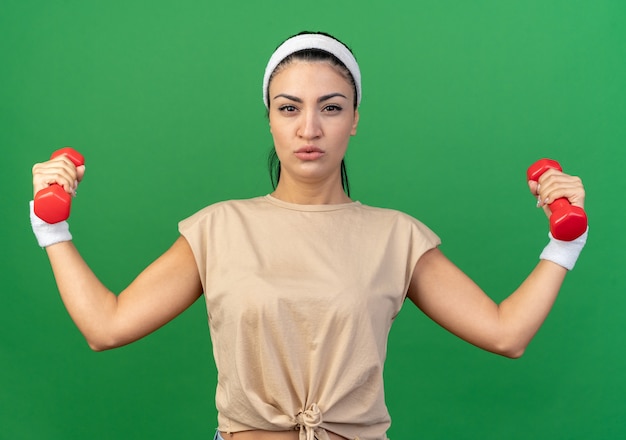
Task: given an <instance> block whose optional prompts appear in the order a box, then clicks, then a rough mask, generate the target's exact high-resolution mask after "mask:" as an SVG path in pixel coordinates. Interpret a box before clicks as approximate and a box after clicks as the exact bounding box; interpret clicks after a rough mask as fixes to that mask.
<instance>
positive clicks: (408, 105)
mask: <svg viewBox="0 0 626 440" xmlns="http://www.w3.org/2000/svg"><path fill="white" fill-rule="evenodd" d="M625 5H626V3H625V2H623V1H622V0H613V1H609V0H595V1H574V0H567V1H565V0H560V1H545V0H531V1H524V2H502V1H496V0H493V1H435V0H429V1H421V0H415V1H408V0H407V1H404V2H392V1H389V2H381V1H375V2H374V1H371V2H366V1H341V2H339V1H333V2H329V1H316V2H284V1H283V2H272V1H265V2H256V1H254V2H253V1H249V2H242V1H231V2H209V1H191V0H185V1H178V2H168V1H163V0H159V1H151V2H148V1H145V2H141V1H137V0H131V1H123V2H122V1H120V2H117V1H109V2H104V1H102V2H99V1H76V0H68V1H54V2H52V1H40V2H37V1H28V0H26V1H24V0H20V1H18V0H2V2H1V3H0V147H1V149H2V150H1V151H2V160H1V161H0V166H1V167H2V168H1V173H0V179H1V180H0V183H1V184H2V193H1V195H0V200H1V205H0V206H1V207H2V208H1V209H2V216H1V220H0V221H1V222H2V227H1V228H0V234H2V235H1V243H2V254H1V266H0V267H1V275H2V283H1V287H0V289H1V292H2V294H1V296H0V299H1V306H0V438H3V439H4V438H6V439H35V438H36V439H74V438H76V439H112V438H118V439H131V438H133V439H134V438H153V439H180V438H206V439H209V438H211V435H212V433H213V432H214V428H215V426H216V412H215V408H214V388H215V385H216V382H215V369H214V365H213V361H212V357H211V347H210V340H209V335H208V330H207V323H206V311H205V309H204V304H203V302H202V301H198V302H197V303H196V304H194V306H193V307H192V308H191V309H190V310H188V311H187V312H186V313H184V314H183V315H182V316H181V317H179V318H178V319H176V320H174V321H173V322H172V323H170V324H168V325H167V326H166V327H164V328H162V329H161V330H159V331H157V332H156V333H154V334H152V335H150V336H148V337H146V338H145V339H143V340H141V341H139V342H137V343H135V344H132V345H130V346H127V347H123V348H120V349H117V350H113V351H110V352H103V353H94V352H91V351H90V350H89V348H88V347H87V345H86V343H85V342H84V340H83V339H82V336H81V335H80V333H79V332H78V331H77V330H76V328H75V327H74V324H73V323H72V322H71V320H70V318H69V317H68V315H67V313H66V312H65V310H64V308H63V305H62V303H61V301H60V299H59V297H58V294H57V292H56V288H55V285H54V281H53V278H52V276H51V271H50V269H49V265H48V262H47V258H46V256H45V252H44V251H42V250H41V249H39V248H38V246H37V244H36V242H35V239H34V238H33V236H32V233H31V231H30V226H29V223H28V214H27V202H28V200H30V199H31V197H32V194H31V193H32V189H31V174H30V172H31V167H32V165H33V164H34V163H36V162H38V161H43V160H45V159H46V158H47V157H48V156H49V155H50V153H51V152H52V151H53V150H55V149H57V148H60V147H62V146H65V145H71V146H73V147H75V148H77V149H79V150H80V151H81V152H82V153H84V155H85V156H86V160H87V175H86V178H85V180H84V182H83V184H82V185H81V186H80V189H79V196H78V198H77V199H76V201H75V203H74V207H73V213H72V218H71V227H72V232H73V234H74V239H75V243H76V245H77V246H78V247H79V249H80V250H81V252H82V253H83V255H84V257H85V258H86V259H87V261H88V262H89V264H90V265H91V266H92V268H93V269H94V271H95V272H96V274H97V275H98V276H99V277H100V278H101V279H102V281H103V282H104V283H105V284H106V285H107V286H108V287H109V288H111V289H113V290H114V291H119V290H121V289H122V288H123V287H125V286H126V285H127V284H128V283H129V282H130V281H131V280H132V279H133V278H134V276H136V274H137V273H138V272H139V271H140V270H142V269H143V268H144V267H145V266H146V265H147V264H149V262H151V261H152V260H153V259H154V258H156V257H157V256H158V255H159V254H160V253H161V252H163V251H164V250H165V249H166V248H167V247H168V246H169V245H170V244H171V243H172V242H173V241H174V240H175V239H176V237H177V222H178V221H179V220H180V219H182V218H184V217H187V216H188V215H190V214H192V213H193V212H195V211H196V210H198V209H200V208H202V207H203V206H205V205H207V204H210V203H213V202H216V201H218V200H224V199H229V198H246V197H251V196H256V195H260V194H265V193H268V192H269V191H270V190H271V188H270V183H269V177H268V174H267V171H266V157H267V152H268V151H269V149H270V148H271V145H272V141H271V137H270V134H269V131H268V126H267V119H266V117H265V114H264V107H263V104H262V99H261V98H262V95H261V78H262V73H263V69H264V66H265V62H266V60H267V59H268V57H269V56H270V54H271V52H272V50H273V48H274V47H275V46H276V45H278V44H279V43H280V42H281V41H282V40H283V39H284V38H286V37H288V36H289V35H292V34H294V33H297V32H298V31H300V30H303V29H308V30H324V31H327V32H330V33H332V34H334V35H336V36H337V37H339V38H340V39H342V40H344V41H345V42H346V43H348V44H349V45H350V46H351V47H352V48H353V50H354V51H355V53H356V55H357V58H358V60H359V62H360V65H361V69H362V72H363V88H364V99H363V103H362V106H361V122H360V126H359V133H358V135H357V136H356V137H355V138H353V141H352V143H351V147H350V151H349V153H348V157H347V164H348V171H349V174H350V179H351V184H352V188H353V193H352V195H353V198H355V199H358V200H360V201H361V202H363V203H366V204H370V205H378V206H385V207H393V208H397V209H400V210H403V211H406V212H408V213H410V214H412V215H414V216H415V217H417V218H419V219H421V220H422V221H424V222H425V223H426V224H428V225H429V226H430V227H431V228H432V229H434V230H435V231H436V232H437V233H438V234H439V235H440V236H441V237H442V239H443V245H442V249H443V251H444V252H445V253H446V254H447V255H448V256H449V257H450V258H451V259H452V260H453V261H454V262H456V263H457V264H458V265H459V266H460V267H461V268H462V269H463V270H464V271H465V272H466V273H468V274H469V275H470V276H471V277H472V278H473V279H474V280H476V282H478V283H479V284H480V285H481V286H482V287H483V288H484V289H485V291H486V292H487V293H488V294H489V295H490V296H491V297H492V298H494V299H495V300H496V301H500V300H502V299H503V298H504V297H505V296H506V295H507V294H508V293H509V292H510V291H512V290H513V289H514V288H515V287H516V286H517V285H518V284H519V283H520V282H521V280H522V279H523V278H524V277H525V276H526V274H527V273H528V272H529V271H530V270H531V268H532V267H533V265H534V264H535V263H536V261H537V256H538V255H539V253H540V251H541V249H542V247H543V246H544V244H545V243H546V233H547V222H546V219H545V216H543V214H542V213H541V212H540V211H539V210H536V209H535V208H534V200H533V198H532V197H531V196H530V195H529V193H528V190H527V187H526V183H525V169H526V167H527V166H528V165H530V164H531V163H532V162H533V161H535V160H536V159H538V158H540V157H544V156H547V157H552V158H555V159H558V160H559V161H560V162H561V164H562V165H563V167H564V168H565V171H567V172H569V173H571V174H577V175H580V176H581V177H582V178H583V180H584V182H585V185H586V190H587V205H586V208H587V212H588V214H589V217H590V224H591V234H590V240H589V244H588V246H587V248H586V249H585V251H584V252H583V254H582V257H581V259H580V260H579V262H578V265H577V267H576V269H575V270H574V271H573V272H572V273H571V274H570V275H568V277H567V279H566V282H565V285H564V287H563V289H562V294H561V296H560V297H559V299H558V301H557V303H556V305H555V307H554V309H553V311H552V313H551V315H550V316H549V317H548V320H547V321H546V323H545V325H544V326H543V327H542V329H541V330H540V332H539V333H538V335H537V337H536V338H535V339H534V340H533V342H532V343H531V345H530V346H529V348H528V350H527V352H526V354H525V355H524V357H522V358H521V359H519V360H509V359H504V358H501V357H498V356H495V355H493V354H489V353H486V352H482V351H480V350H478V349H477V348H475V347H473V346H470V345H469V344H466V343H464V342H462V341H460V340H459V339H457V338H455V337H453V336H452V335H450V334H448V333H447V332H445V331H444V330H442V329H441V328H439V327H438V326H436V325H435V324H434V323H432V322H431V321H429V320H428V319H427V318H426V317H424V316H423V315H422V314H421V313H420V312H419V311H418V310H416V308H415V307H413V306H412V305H410V304H407V305H406V307H405V309H404V310H403V312H402V313H401V314H400V316H399V318H398V320H397V322H396V324H395V325H394V328H393V329H392V334H391V337H390V342H389V356H388V360H387V364H386V390H387V393H386V398H387V401H388V405H389V408H390V411H391V414H392V418H393V425H392V428H391V430H390V431H389V436H390V438H392V439H394V440H398V439H416V438H424V439H450V438H455V439H503V438H506V439H557V438H559V439H590V438H593V439H617V438H625V437H626V427H625V425H626V422H625V421H624V420H626V398H625V397H624V396H625V395H626V353H625V352H626V350H625V348H626V344H625V342H626V340H625V339H626V338H625V332H624V322H625V319H624V318H625V314H626V313H625V310H626V307H625V306H626V300H625V293H626V281H625V280H624V277H623V276H622V275H623V270H624V262H625V254H624V249H625V248H626V240H625V237H624V234H623V231H622V224H623V221H624V214H625V213H626V209H625V208H624V206H625V203H624V200H623V195H624V193H625V192H626V179H625V178H624V176H623V169H624V165H625V157H626V155H625V153H624V147H626V85H625V83H626V6H625Z"/></svg>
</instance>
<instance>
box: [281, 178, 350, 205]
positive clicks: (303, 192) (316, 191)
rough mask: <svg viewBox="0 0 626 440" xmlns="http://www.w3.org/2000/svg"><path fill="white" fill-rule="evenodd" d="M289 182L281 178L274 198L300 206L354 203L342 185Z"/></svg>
mask: <svg viewBox="0 0 626 440" xmlns="http://www.w3.org/2000/svg"><path fill="white" fill-rule="evenodd" d="M287 180H288V179H282V178H281V180H280V181H279V182H278V185H277V186H276V189H275V190H274V192H273V193H272V196H273V197H275V198H277V199H279V200H282V201H284V202H289V203H295V204H298V205H337V204H340V203H350V202H352V200H351V199H350V197H348V195H347V194H346V193H345V192H344V190H343V187H342V186H341V184H339V185H336V184H334V185H327V184H326V185H324V184H303V183H298V182H287Z"/></svg>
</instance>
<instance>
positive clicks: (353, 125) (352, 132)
mask: <svg viewBox="0 0 626 440" xmlns="http://www.w3.org/2000/svg"><path fill="white" fill-rule="evenodd" d="M357 125H359V110H358V109H356V110H354V122H353V123H352V130H351V131H350V135H352V136H354V135H356V127H357Z"/></svg>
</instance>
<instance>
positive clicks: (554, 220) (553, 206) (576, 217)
mask: <svg viewBox="0 0 626 440" xmlns="http://www.w3.org/2000/svg"><path fill="white" fill-rule="evenodd" d="M550 168H553V169H555V170H558V171H563V169H562V168H561V165H559V163H558V162H557V161H556V160H552V159H540V160H538V161H537V162H535V163H534V164H532V165H531V166H530V167H529V168H528V170H527V171H526V177H527V178H528V180H529V181H534V182H537V181H538V180H539V177H541V175H542V174H543V173H545V172H546V171H548V170H549V169H550ZM548 208H550V212H551V214H550V232H551V233H552V236H553V237H554V238H556V239H557V240H563V241H572V240H575V239H576V238H578V237H580V236H581V235H582V234H583V233H584V232H585V231H586V230H587V214H585V211H584V210H583V209H582V208H581V207H579V206H572V205H571V204H570V202H569V201H568V200H567V199H566V198H561V199H556V200H555V201H554V202H552V203H550V204H549V205H548Z"/></svg>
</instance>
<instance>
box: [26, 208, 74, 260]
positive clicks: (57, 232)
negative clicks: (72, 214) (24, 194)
mask: <svg viewBox="0 0 626 440" xmlns="http://www.w3.org/2000/svg"><path fill="white" fill-rule="evenodd" d="M34 206H35V202H33V201H32V200H31V201H30V224H31V226H32V227H33V232H34V233H35V237H36V238H37V243H39V246H41V247H42V248H45V247H47V246H51V245H53V244H56V243H61V242H62V241H71V240H72V234H70V225H69V224H68V223H67V222H66V221H63V222H59V223H54V224H50V223H46V222H45V221H43V220H42V219H40V218H39V217H37V215H35V209H34Z"/></svg>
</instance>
